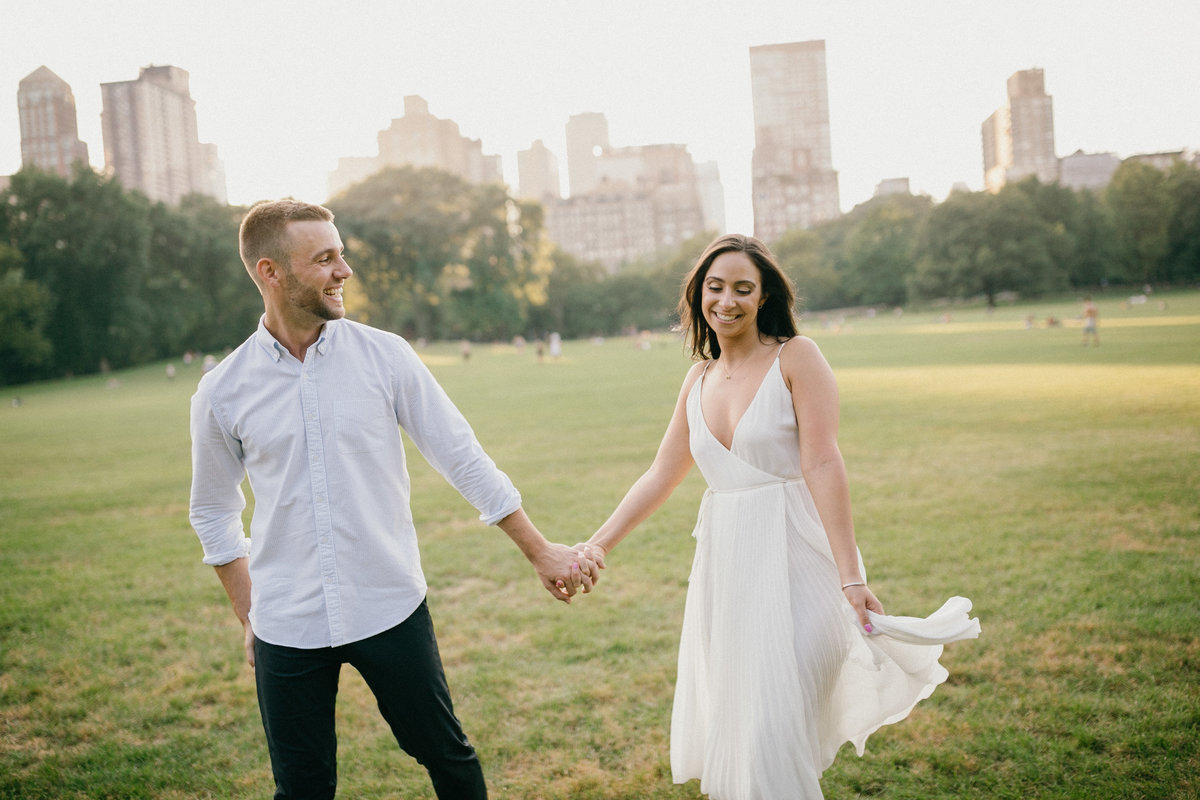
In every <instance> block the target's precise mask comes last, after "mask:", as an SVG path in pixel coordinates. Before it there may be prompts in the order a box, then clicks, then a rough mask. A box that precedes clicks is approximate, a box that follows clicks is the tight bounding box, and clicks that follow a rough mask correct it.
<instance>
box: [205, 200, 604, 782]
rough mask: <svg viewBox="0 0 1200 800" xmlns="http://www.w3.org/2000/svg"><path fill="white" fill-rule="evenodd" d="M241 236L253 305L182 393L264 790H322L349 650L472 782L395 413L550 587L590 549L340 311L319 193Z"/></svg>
mask: <svg viewBox="0 0 1200 800" xmlns="http://www.w3.org/2000/svg"><path fill="white" fill-rule="evenodd" d="M239 239H240V249H241V256H242V261H243V262H244V263H245V265H246V269H247V270H248V271H249V273H250V276H251V277H252V278H253V279H254V282H255V284H256V285H257V286H258V289H259V292H260V293H261V294H262V297H263V303H264V306H265V313H264V314H263V317H262V319H261V321H260V322H259V325H258V330H257V331H255V332H254V333H253V335H251V336H250V338H249V339H247V340H246V341H245V342H244V343H243V344H242V345H241V346H240V347H239V348H238V349H237V350H235V351H234V352H233V353H232V354H231V355H229V356H228V357H227V358H226V359H224V360H223V361H222V362H221V363H220V364H219V365H217V366H216V367H215V368H214V369H213V370H212V371H211V372H209V373H208V374H206V375H205V376H204V377H203V379H201V381H200V385H199V388H198V389H197V391H196V394H195V396H194V397H193V398H192V411H191V434H192V466H193V475H192V493H191V522H192V526H193V527H194V528H195V529H196V533H197V534H198V535H199V537H200V541H201V544H202V545H203V548H204V562H205V563H206V564H210V565H212V566H214V567H215V568H216V571H217V574H218V575H219V576H220V579H221V583H222V585H223V586H224V587H225V591H226V593H227V594H228V595H229V599H230V601H231V602H232V603H233V609H234V613H236V614H237V617H238V619H239V620H240V621H241V623H242V626H243V627H244V629H245V648H246V658H247V659H248V660H249V662H250V665H251V666H252V667H254V668H255V680H256V683H257V686H258V704H259V710H260V712H261V714H262V722H263V728H264V730H265V732H266V738H267V745H268V748H269V750H270V754H271V768H272V771H273V773H274V776H275V785H276V790H275V797H276V798H332V797H333V796H334V792H335V788H336V783H337V752H336V750H337V742H336V738H335V734H334V701H335V698H336V695H337V685H338V674H339V672H340V669H341V665H342V664H343V663H349V664H351V665H353V666H354V667H355V669H357V670H358V671H359V672H360V673H361V674H362V676H363V678H364V679H365V681H366V683H367V685H368V686H370V688H371V691H372V692H373V693H374V694H375V697H376V699H377V701H378V703H379V709H380V712H381V713H382V715H383V717H384V719H386V720H387V722H388V724H389V725H390V726H391V729H392V732H393V733H394V734H395V736H396V741H397V742H398V743H399V744H400V747H401V748H402V749H403V750H404V751H406V752H407V753H409V754H410V755H412V756H413V757H414V758H415V759H417V761H419V762H420V763H421V764H422V765H423V766H424V767H425V768H426V770H428V772H429V775H430V778H431V780H432V782H433V786H434V789H435V791H436V792H437V796H438V797H439V798H455V800H463V799H465V798H484V797H486V796H487V789H486V787H485V785H484V779H483V772H482V769H481V768H480V764H479V760H478V758H477V757H476V754H475V750H474V748H473V747H472V746H471V744H470V743H469V742H468V741H467V737H466V735H465V734H464V733H463V730H462V727H461V726H460V724H459V721H458V719H457V718H456V717H455V715H454V709H453V706H452V704H451V700H450V692H449V689H448V687H447V685H446V680H445V676H444V674H443V671H442V663H441V659H440V656H439V655H438V648H437V640H436V638H435V636H434V630H433V624H432V621H431V619H430V615H429V610H428V608H427V606H426V602H425V592H426V583H425V577H424V575H423V573H422V571H421V564H420V557H419V554H418V550H417V537H416V530H415V529H414V526H413V519H412V513H411V510H410V507H409V493H410V485H409V478H408V472H407V469H406V467H405V458H404V446H403V443H402V440H401V437H400V432H399V428H400V427H402V428H404V430H405V431H406V432H407V433H408V435H409V436H410V437H411V438H412V440H413V442H414V443H416V445H417V447H418V448H420V451H421V453H422V455H424V456H425V458H426V459H427V460H428V461H429V462H430V463H431V464H432V465H433V466H434V467H435V468H436V469H437V470H438V471H439V472H440V473H441V474H442V475H443V476H444V477H445V478H446V480H447V481H449V482H450V483H451V484H452V485H453V486H454V487H455V488H456V489H457V490H458V491H459V492H461V493H462V495H463V496H464V497H465V498H466V499H467V500H468V501H469V502H470V503H471V504H472V505H474V506H475V507H476V508H477V509H478V510H479V512H480V518H481V519H482V520H483V521H484V522H486V523H487V524H489V525H492V524H495V525H498V526H499V527H500V528H501V529H502V530H503V531H504V532H505V533H506V534H508V535H509V536H510V537H511V538H512V540H513V541H514V542H515V543H516V544H517V546H518V547H519V548H520V549H521V552H522V553H524V554H525V556H526V558H528V559H529V561H530V562H531V563H532V564H533V566H534V569H535V570H536V572H537V575H538V577H539V578H540V579H541V581H542V585H543V586H544V587H545V588H546V589H547V590H548V591H550V592H551V593H552V594H553V595H554V596H555V597H556V598H557V599H559V600H563V601H565V602H570V598H571V597H572V596H573V595H574V594H575V592H576V591H578V590H581V589H582V591H584V592H587V591H590V589H591V588H592V585H593V581H594V579H595V577H596V575H597V572H596V570H597V569H598V564H597V563H596V562H594V561H592V560H589V559H583V558H581V557H580V555H579V554H578V553H577V552H576V551H574V550H572V549H571V548H569V547H566V546H563V545H558V544H551V543H549V542H547V541H546V539H545V538H543V537H542V534H541V533H540V532H538V530H537V528H536V527H534V525H533V523H532V522H531V521H530V520H529V518H528V517H527V516H526V514H525V512H524V511H523V510H522V508H521V495H520V493H519V492H518V491H517V490H516V488H515V487H514V486H513V484H512V482H511V481H510V480H509V479H508V477H507V476H506V475H505V474H504V473H503V472H501V471H500V470H499V469H498V468H497V467H496V465H495V464H494V463H493V462H492V460H491V459H490V458H489V457H488V455H487V454H486V453H485V452H484V450H483V448H482V447H481V446H480V444H479V442H478V441H477V440H476V438H475V435H474V433H473V432H472V430H471V427H470V425H468V423H467V421H466V419H464V418H463V416H462V414H460V413H459V411H458V410H457V409H456V408H455V407H454V405H453V404H452V403H451V401H450V399H449V398H448V397H447V396H446V393H445V392H444V391H443V390H442V388H441V387H440V386H439V385H438V383H437V382H436V381H435V380H434V378H433V376H432V375H431V374H430V373H429V371H428V369H426V368H425V366H424V365H423V364H422V363H421V361H420V359H418V358H417V356H416V354H415V353H414V351H413V349H412V348H411V347H410V346H409V344H408V343H407V342H406V341H405V340H404V339H402V338H400V337H399V336H395V335H393V334H391V333H386V332H384V331H380V330H377V329H374V328H370V327H367V326H365V325H360V324H358V323H355V322H352V321H350V320H346V319H343V317H344V316H345V308H344V306H343V303H342V288H343V285H344V284H345V282H346V280H347V279H348V278H349V277H350V276H351V275H352V274H353V273H352V271H351V269H350V267H349V265H348V264H347V263H346V261H345V259H344V258H343V246H342V240H341V237H340V236H339V235H338V230H337V228H336V227H335V226H334V224H333V214H332V213H330V212H329V210H327V209H325V208H323V207H321V206H317V205H311V204H308V203H301V202H297V201H294V200H280V201H276V202H272V203H264V204H260V205H257V206H255V207H253V208H252V209H251V210H250V212H249V213H248V214H247V215H246V217H245V219H244V220H243V221H242V225H241V230H240V233H239ZM247 475H248V476H249V479H250V484H251V486H252V487H253V490H254V496H255V507H254V516H253V519H252V521H251V524H250V531H251V537H249V538H247V537H246V535H245V533H244V531H243V527H242V511H243V509H244V508H245V498H244V497H243V495H242V491H241V488H240V487H241V483H242V480H243V478H245V477H246V476H247Z"/></svg>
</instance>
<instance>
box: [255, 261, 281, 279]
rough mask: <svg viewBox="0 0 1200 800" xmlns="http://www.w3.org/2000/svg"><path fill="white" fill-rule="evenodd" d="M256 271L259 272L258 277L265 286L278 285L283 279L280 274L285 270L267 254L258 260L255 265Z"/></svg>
mask: <svg viewBox="0 0 1200 800" xmlns="http://www.w3.org/2000/svg"><path fill="white" fill-rule="evenodd" d="M254 271H255V272H256V273H258V279H259V281H260V282H261V283H262V285H263V286H278V285H279V284H280V281H281V280H282V279H281V277H280V274H281V273H282V272H283V270H282V269H281V268H280V266H279V264H277V263H275V261H274V260H273V259H270V258H267V257H266V256H263V257H262V258H260V259H259V260H258V263H257V264H255V265H254Z"/></svg>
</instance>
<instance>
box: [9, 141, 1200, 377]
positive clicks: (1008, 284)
mask: <svg viewBox="0 0 1200 800" xmlns="http://www.w3.org/2000/svg"><path fill="white" fill-rule="evenodd" d="M329 206H330V207H331V208H332V209H333V210H334V212H335V213H336V214H337V221H338V226H339V229H340V231H341V233H342V237H343V239H344V241H345V243H346V251H347V258H348V260H349V261H350V264H351V266H352V267H353V268H354V269H355V271H356V276H355V280H354V281H352V283H351V285H350V290H349V291H350V303H349V305H350V308H351V312H352V314H353V316H355V317H356V318H358V319H361V320H363V321H366V322H369V323H371V324H373V325H377V326H379V327H382V328H386V329H389V330H394V331H397V332H399V333H402V334H404V335H406V336H411V337H414V338H417V337H424V338H427V339H447V338H466V339H474V340H507V339H510V338H512V337H514V336H518V335H522V336H526V337H543V336H545V335H546V334H548V333H549V332H551V331H557V332H558V333H560V334H561V335H562V336H564V337H567V338H577V337H581V336H603V335H609V334H615V333H621V332H627V331H630V330H643V329H647V328H662V327H665V326H668V325H670V324H671V322H672V321H673V319H674V308H675V303H676V300H677V297H678V291H679V286H680V282H681V280H682V278H683V276H684V275H685V273H686V272H687V270H688V269H689V268H690V267H691V265H692V262H693V260H694V259H695V258H696V256H697V255H699V253H700V252H701V251H702V250H703V248H704V246H705V244H706V243H707V241H708V240H709V238H711V236H710V234H705V235H703V236H700V237H696V238H695V239H692V240H690V241H688V242H685V243H684V244H682V245H681V246H680V247H678V248H676V249H675V250H674V251H670V252H665V253H659V254H656V255H655V256H653V257H649V258H646V259H643V260H642V261H639V262H636V263H633V264H627V265H625V266H624V267H623V268H622V269H621V270H619V271H618V272H617V273H616V274H609V273H608V272H607V271H605V270H604V269H603V268H601V267H600V266H599V265H597V264H592V263H585V262H581V261H580V260H578V259H576V258H574V257H572V256H570V255H568V254H566V253H564V252H562V251H561V250H558V249H557V248H556V247H555V246H554V245H553V243H552V242H551V241H550V240H549V239H548V237H547V233H546V230H545V226H544V224H543V216H542V215H543V211H542V208H541V206H539V205H538V204H536V203H531V202H528V201H521V200H517V199H514V198H513V197H511V196H510V195H509V194H508V192H507V191H506V189H505V188H504V187H502V186H499V185H485V186H479V185H473V184H469V183H466V182H464V181H462V180H460V179H458V178H456V177H454V176H453V175H450V174H448V173H445V172H441V171H438V170H430V169H415V168H408V167H406V168H397V169H391V170H387V171H385V172H382V173H380V174H378V175H376V176H374V177H372V178H370V179H368V180H366V181H364V182H362V183H360V184H357V185H355V186H353V187H351V188H350V189H348V190H346V191H345V192H343V193H342V194H340V195H338V196H337V197H335V198H333V199H332V200H330V201H329ZM244 212H245V209H243V208H237V207H229V206H223V205H220V204H217V203H216V202H214V201H212V200H210V199H207V198H203V197H189V198H186V199H185V200H184V202H183V203H182V204H181V205H180V206H179V207H170V206H166V205H163V204H161V203H152V202H150V201H149V200H147V199H146V198H145V197H144V196H143V195H141V194H139V193H137V192H129V191H126V190H125V189H124V188H123V187H121V185H120V184H119V183H118V182H117V181H116V180H114V179H112V178H107V177H103V176H101V175H99V174H97V173H95V172H93V171H92V170H90V169H87V168H82V169H80V170H79V171H77V172H76V173H75V174H74V175H73V176H72V177H71V178H70V179H69V180H66V179H62V178H60V177H57V176H54V175H50V174H47V173H44V172H40V171H37V170H23V171H21V172H19V173H18V174H16V175H14V176H13V178H12V181H11V185H10V186H9V188H8V189H7V190H5V191H4V192H0V282H2V283H3V285H4V288H5V289H6V291H5V292H4V293H3V295H2V298H3V299H0V384H11V383H18V382H23V381H29V380H34V379H38V378H45V377H51V376H58V375H64V374H83V373H89V372H95V371H97V370H101V369H103V368H105V367H112V368H117V367H123V366H129V365H133V364H137V363H143V362H146V361H150V360H154V359H160V358H166V357H173V356H177V355H180V354H181V353H183V352H184V351H187V350H191V351H195V352H212V351H220V350H223V349H225V348H228V347H232V346H234V345H236V344H237V343H239V342H240V341H242V340H243V339H244V338H245V336H246V335H247V333H248V331H250V330H251V329H252V328H253V326H254V324H255V321H256V320H257V318H258V315H259V314H260V313H261V307H262V306H261V300H260V298H259V297H258V294H257V293H256V292H255V291H254V290H253V288H252V284H251V283H250V280H249V278H248V277H247V276H246V274H245V271H244V269H243V267H242V265H241V262H240V260H239V258H238V253H237V225H238V221H239V220H240V218H241V216H242V214H243V213H244ZM770 244H771V246H772V248H773V249H774V251H775V253H776V254H777V255H778V257H779V259H780V262H781V264H782V265H783V267H784V269H785V270H786V271H787V272H788V274H789V275H791V277H792V279H793V280H794V281H795V282H796V285H797V287H798V291H799V295H800V297H801V303H802V306H803V307H804V308H806V309H809V310H819V309H828V308H839V307H848V306H868V305H870V306H899V305H902V304H905V303H913V302H918V303H919V302H922V301H928V300H932V299H935V298H950V299H954V298H970V297H985V298H986V299H987V300H988V302H989V303H994V302H995V301H996V299H997V298H998V297H999V296H1001V295H1002V294H1006V293H1016V294H1019V295H1023V296H1035V295H1039V294H1044V293H1048V292H1058V291H1064V290H1090V289H1097V290H1098V289H1102V288H1103V287H1105V286H1109V285H1135V286H1141V285H1142V284H1147V283H1149V284H1161V283H1176V284H1185V283H1191V282H1195V281H1198V280H1200V170H1197V169H1196V168H1195V167H1193V166H1191V165H1189V164H1186V163H1184V162H1177V163H1176V164H1175V165H1174V166H1173V167H1172V168H1171V169H1169V170H1167V171H1162V170H1159V169H1157V168H1155V167H1153V166H1150V165H1148V164H1145V163H1141V162H1136V161H1128V162H1126V163H1125V164H1123V165H1122V166H1121V168H1120V169H1119V170H1117V172H1116V174H1115V175H1114V176H1113V178H1112V181H1111V183H1110V184H1109V185H1108V187H1107V188H1106V189H1105V190H1104V191H1102V192H1100V193H1098V194H1093V193H1091V192H1080V191H1073V190H1071V189H1067V188H1064V187H1061V186H1058V185H1056V184H1050V185H1047V184H1041V183H1039V182H1038V181H1037V180H1036V179H1029V180H1026V181H1024V182H1021V183H1017V184H1013V185H1010V186H1006V187H1005V188H1004V189H1003V190H1001V191H1000V192H999V193H997V194H994V195H991V194H983V193H970V192H956V193H954V194H951V195H950V197H949V198H947V199H946V200H945V201H944V202H942V203H939V204H935V203H933V202H932V201H931V200H930V199H929V198H927V197H913V196H910V195H892V196H885V197H879V198H875V199H873V200H871V201H869V202H866V203H863V204H862V205H860V206H858V207H856V208H855V209H853V210H852V211H851V212H850V213H848V214H846V215H844V216H843V217H842V218H840V219H838V220H836V221H833V222H829V223H826V224H824V225H821V226H818V227H816V228H814V229H811V230H793V231H790V232H788V233H787V234H786V235H784V236H783V237H782V238H781V239H780V240H779V241H777V242H771V243H770Z"/></svg>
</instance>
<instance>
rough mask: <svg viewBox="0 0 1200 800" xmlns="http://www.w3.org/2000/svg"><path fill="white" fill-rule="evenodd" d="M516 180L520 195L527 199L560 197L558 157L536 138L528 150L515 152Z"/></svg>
mask: <svg viewBox="0 0 1200 800" xmlns="http://www.w3.org/2000/svg"><path fill="white" fill-rule="evenodd" d="M517 180H518V182H519V184H520V188H519V189H518V191H519V193H520V195H521V197H524V198H527V199H529V200H557V199H558V198H560V197H562V190H561V189H560V188H559V184H558V159H557V158H555V157H554V153H551V152H550V148H548V147H546V145H545V143H544V142H542V140H541V139H538V140H537V141H536V142H534V143H533V144H532V145H530V147H529V149H528V150H521V151H519V152H518V153H517Z"/></svg>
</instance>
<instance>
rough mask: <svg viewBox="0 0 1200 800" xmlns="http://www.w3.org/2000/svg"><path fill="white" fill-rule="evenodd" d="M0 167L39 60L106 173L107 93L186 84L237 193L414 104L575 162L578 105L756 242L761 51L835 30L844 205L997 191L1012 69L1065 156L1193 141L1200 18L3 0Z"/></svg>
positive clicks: (290, 183) (813, 7)
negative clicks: (892, 196)
mask: <svg viewBox="0 0 1200 800" xmlns="http://www.w3.org/2000/svg"><path fill="white" fill-rule="evenodd" d="M0 20H3V25H4V29H5V31H6V33H7V34H8V36H7V37H6V38H7V39H8V41H9V47H8V49H7V52H6V57H5V58H4V59H3V63H2V64H0V86H2V87H3V92H4V93H5V94H4V99H3V101H0V175H8V174H12V173H14V172H16V171H17V170H18V169H20V166H21V154H20V127H19V121H18V116H17V101H16V96H17V85H18V83H19V82H20V80H21V79H22V78H24V77H25V76H26V75H28V74H29V73H31V72H33V71H34V70H35V69H37V68H38V67H39V66H42V65H45V66H47V67H49V68H50V69H51V70H52V71H54V72H55V73H56V74H58V75H59V76H60V77H61V78H63V80H65V81H66V82H67V83H68V84H70V86H71V89H72V91H73V93H74V95H75V101H76V108H77V111H78V120H79V135H80V138H81V139H83V140H84V141H85V142H86V143H87V145H88V149H89V156H90V160H91V162H92V164H93V165H94V166H96V167H97V168H103V166H104V143H103V141H102V137H101V134H100V110H101V102H100V84H101V83H107V82H114V81H127V80H133V79H135V78H137V77H138V70H139V69H140V68H141V67H144V66H148V65H151V64H155V65H166V64H169V65H174V66H177V67H180V68H182V69H184V70H187V72H188V73H189V75H190V80H191V96H192V98H193V99H194V100H195V101H196V113H197V117H198V121H199V133H200V140H201V141H202V142H210V143H213V144H215V145H217V147H218V150H219V153H220V157H221V159H222V161H223V162H224V165H225V173H226V180H227V188H228V195H229V201H230V202H231V203H235V204H248V203H251V202H254V201H256V200H260V199H268V198H275V197H280V196H284V195H293V196H296V197H300V198H303V199H308V200H317V201H322V200H325V199H326V181H327V177H328V173H329V172H330V171H331V170H333V169H334V167H335V166H336V165H337V161H338V158H339V157H343V156H373V155H375V154H376V153H377V152H378V150H377V146H376V134H377V133H378V132H379V131H380V130H382V129H384V128H386V127H387V126H388V125H389V123H390V121H391V120H392V119H393V118H395V117H400V116H402V114H403V98H404V96H405V95H420V96H421V97H423V98H425V100H426V101H428V103H429V110H430V112H431V113H432V114H434V115H435V116H438V117H442V118H446V119H451V120H453V121H455V122H456V123H458V125H459V127H460V129H461V131H462V133H463V135H464V136H468V137H471V138H475V139H480V140H482V143H483V151H484V153H489V154H498V155H500V156H501V158H502V160H503V166H504V172H505V177H506V179H507V181H508V183H509V185H510V186H511V187H512V188H513V190H514V191H515V189H516V184H517V160H516V153H517V151H518V150H523V149H526V148H528V147H529V146H530V144H531V143H532V142H533V141H534V140H536V139H541V140H543V141H544V142H545V143H546V145H547V146H548V147H549V148H550V149H551V150H552V151H553V152H554V154H555V155H556V156H557V157H558V160H559V169H560V172H561V173H562V183H563V188H564V191H565V189H566V186H567V179H566V147H565V143H564V133H563V131H564V127H565V125H566V122H567V118H568V117H569V116H570V115H572V114H578V113H581V112H586V111H595V112H600V113H603V114H604V115H605V116H606V117H607V120H608V124H609V130H610V134H611V140H612V143H613V145H615V146H628V145H641V144H659V143H681V144H686V145H688V148H689V150H690V152H691V154H692V155H693V157H694V158H695V159H696V161H697V162H701V161H716V162H718V164H719V167H720V173H721V181H722V184H723V185H724V189H725V198H726V218H727V227H728V228H729V229H730V230H740V231H747V232H748V231H750V230H751V228H752V219H751V211H750V159H751V155H752V152H753V148H754V122H753V109H752V107H751V98H750V69H749V53H748V50H749V48H750V47H751V46H754V45H761V44H775V43H784V42H794V41H805V40H810V39H824V40H825V42H826V53H827V67H828V82H829V103H830V116H831V127H832V145H833V164H834V167H835V168H836V169H837V170H838V173H839V184H840V194H841V207H842V209H843V210H849V209H850V208H852V207H853V206H854V205H856V204H858V203H861V202H863V201H865V200H868V199H869V198H870V197H871V195H872V193H873V192H874V189H875V186H876V184H878V183H879V182H880V181H881V180H884V179H887V178H897V177H907V178H909V179H910V181H911V186H912V190H913V192H914V193H923V194H929V195H931V196H933V197H934V198H935V199H938V200H940V199H942V198H944V197H945V196H946V194H947V193H948V191H949V190H950V188H951V187H952V186H953V185H954V184H955V183H963V184H965V185H967V186H968V187H969V188H971V189H981V188H982V186H983V175H982V156H981V145H980V125H981V124H982V122H983V121H984V119H985V118H987V116H988V115H989V114H991V113H992V112H993V111H995V110H996V109H997V108H998V107H999V106H1001V105H1002V104H1003V103H1004V98H1005V81H1006V80H1007V79H1008V77H1009V76H1010V75H1012V74H1013V73H1014V72H1016V71H1018V70H1024V69H1030V68H1034V67H1040V68H1043V69H1044V70H1045V81H1046V91H1047V93H1048V94H1050V95H1051V96H1052V97H1053V101H1054V120H1055V142H1056V149H1057V152H1058V155H1059V156H1064V155H1069V154H1071V153H1073V152H1075V151H1076V150H1080V149H1082V150H1084V151H1086V152H1105V151H1111V152H1115V153H1117V154H1118V155H1119V156H1121V157H1125V156H1129V155H1134V154H1136V153H1144V152H1156V151H1163V150H1180V149H1184V148H1195V147H1197V146H1200V104H1197V103H1196V102H1195V98H1194V87H1196V86H1197V85H1200V58H1197V57H1196V56H1195V46H1196V41H1197V39H1198V38H1200V7H1198V6H1197V5H1196V4H1194V3H1188V2H1181V1H1179V0H1177V1H1176V2H1164V0H1148V1H1147V2H1143V3H1138V4H1131V3H1118V2H1110V1H1108V0H1105V1H1104V2H1076V1H1071V2H1053V3H1048V2H1044V1H1043V2H1030V1H1029V0H1015V1H1013V2H1007V3H975V2H963V0H952V1H950V0H938V1H936V2H908V3H895V2H873V1H871V0H867V1H866V2H857V3H829V2H824V3H814V2H770V1H767V0H747V2H742V3H737V4H732V3H719V4H718V3H715V2H686V3H685V2H646V0H641V1H640V2H629V1H628V0H608V1H607V2H604V3H589V4H584V3H576V2H546V1H545V0H513V1H512V2H507V3H493V2H474V1H470V2H387V3H385V2H378V0H376V1H374V2H365V1H363V0H351V1H350V2H342V3H317V2H312V1H311V0H296V1H295V2H290V3H286V4H285V3H276V2H270V3H268V2H255V0H241V1H240V2H227V1H226V0H214V1H213V2H207V3H203V4H187V6H186V8H185V7H183V6H182V5H181V4H174V3H163V2H158V1H153V2H151V1H143V0H114V1H113V2H108V3H88V2H63V1H62V0H38V1H37V2H31V1H30V2H14V0H0Z"/></svg>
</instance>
